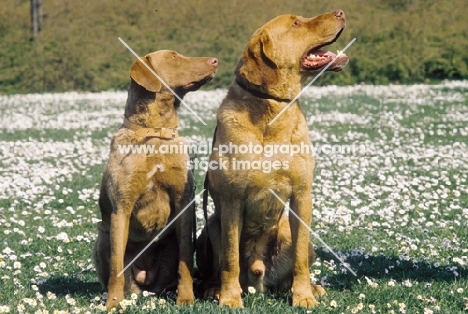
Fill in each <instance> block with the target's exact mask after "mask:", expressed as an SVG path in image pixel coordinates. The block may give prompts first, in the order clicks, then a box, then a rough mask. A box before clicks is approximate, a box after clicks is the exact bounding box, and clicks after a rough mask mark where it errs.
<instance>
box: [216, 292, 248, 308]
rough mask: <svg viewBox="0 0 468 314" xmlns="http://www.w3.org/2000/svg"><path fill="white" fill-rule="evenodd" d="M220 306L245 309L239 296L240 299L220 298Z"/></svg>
mask: <svg viewBox="0 0 468 314" xmlns="http://www.w3.org/2000/svg"><path fill="white" fill-rule="evenodd" d="M219 306H227V307H231V308H243V307H244V304H243V303H242V298H241V296H240V294H239V297H237V298H236V297H234V298H220V299H219Z"/></svg>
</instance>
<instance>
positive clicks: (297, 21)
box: [293, 20, 302, 26]
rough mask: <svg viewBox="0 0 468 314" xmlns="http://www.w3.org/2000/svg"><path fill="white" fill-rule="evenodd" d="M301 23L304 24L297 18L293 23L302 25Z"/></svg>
mask: <svg viewBox="0 0 468 314" xmlns="http://www.w3.org/2000/svg"><path fill="white" fill-rule="evenodd" d="M300 25H302V21H301V20H295V21H294V23H293V26H300Z"/></svg>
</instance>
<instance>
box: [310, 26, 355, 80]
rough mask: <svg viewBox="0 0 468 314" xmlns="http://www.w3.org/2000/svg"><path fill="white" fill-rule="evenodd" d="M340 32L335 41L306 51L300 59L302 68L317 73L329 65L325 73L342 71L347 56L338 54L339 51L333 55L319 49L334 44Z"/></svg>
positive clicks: (346, 61)
mask: <svg viewBox="0 0 468 314" xmlns="http://www.w3.org/2000/svg"><path fill="white" fill-rule="evenodd" d="M342 31H343V29H341V30H340V31H339V32H338V34H337V35H336V37H335V39H333V40H332V41H330V42H327V43H324V44H322V45H319V46H315V47H312V48H310V49H309V50H307V52H306V53H305V54H304V55H303V56H302V58H301V66H302V68H303V69H305V70H307V71H318V70H321V69H322V68H323V67H325V66H327V64H329V63H331V64H330V65H329V66H328V68H327V71H335V72H340V71H342V70H343V68H344V67H345V66H346V65H347V64H348V61H349V58H348V56H347V55H345V54H344V53H342V52H340V51H339V50H338V52H337V53H336V54H335V53H333V52H331V51H327V50H321V49H320V48H323V47H325V46H328V45H330V44H332V43H334V42H335V41H336V40H337V39H338V37H340V35H341V32H342Z"/></svg>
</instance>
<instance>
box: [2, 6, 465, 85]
mask: <svg viewBox="0 0 468 314" xmlns="http://www.w3.org/2000/svg"><path fill="white" fill-rule="evenodd" d="M338 8H341V9H343V10H344V11H345V13H346V16H347V29H346V30H345V31H344V32H343V34H342V36H341V38H340V39H339V40H338V42H337V43H335V44H333V45H332V46H329V47H328V49H329V50H332V51H336V49H342V48H343V47H344V46H345V45H346V44H347V43H348V42H349V41H350V40H351V39H353V38H354V37H356V38H357V41H356V42H355V43H354V44H353V45H352V46H351V47H350V48H349V49H348V50H347V51H346V54H347V55H348V56H349V57H350V64H349V65H348V67H347V68H346V69H345V70H344V71H343V72H342V73H340V74H338V75H337V74H334V73H326V74H324V75H323V77H322V78H320V79H319V80H317V82H316V83H314V84H316V85H324V84H339V85H344V84H356V83H368V84H387V83H400V84H403V83H404V84H407V83H419V82H426V83H430V82H434V81H439V80H442V79H468V68H467V64H468V40H467V38H468V22H467V19H466V8H467V1H466V0H452V1H437V0H369V1H359V0H347V1H334V0H328V1H318V0H317V1H316V0H295V1H291V0H289V1H283V0H281V1H273V0H249V1H245V0H230V1H225V0H224V1H221V0H213V1H202V0H184V1H182V0H138V1H136V0H134V1H128V0H99V1H92V0H44V3H43V17H44V20H43V30H42V32H41V33H40V34H39V35H38V36H37V37H36V38H34V37H33V35H32V33H31V26H30V1H29V0H5V1H3V2H2V5H1V6H0V14H1V16H2V19H0V42H1V45H0V69H1V70H0V94H13V93H31V92H61V91H70V90H77V91H102V90H122V89H126V88H127V86H128V84H129V68H130V66H131V64H132V62H133V61H134V57H133V55H132V54H131V53H130V52H129V51H128V50H127V49H126V48H125V47H124V46H123V45H122V44H121V43H120V42H119V41H118V39H117V38H118V37H121V38H122V39H123V40H124V41H125V42H127V44H128V45H129V46H130V47H132V48H133V49H134V50H135V51H136V52H137V53H138V54H140V55H145V54H147V53H149V52H152V51H155V50H159V49H172V50H176V51H178V52H180V53H182V54H184V55H187V56H215V57H217V58H218V59H219V60H220V68H219V71H218V74H217V77H216V79H215V80H214V81H213V82H212V83H210V84H208V85H207V88H217V87H227V86H228V85H229V84H230V82H231V81H232V79H233V69H234V66H235V64H236V62H237V60H238V59H239V57H240V56H241V53H242V50H243V49H244V47H245V44H246V43H247V40H248V39H249V37H250V35H251V34H252V33H253V32H254V31H255V30H256V29H257V28H258V27H260V26H261V25H262V24H264V23H265V22H266V21H268V20H269V19H271V18H273V17H275V16H277V15H280V14H285V13H293V14H298V15H302V16H304V17H311V16H314V15H317V14H320V13H324V12H329V11H332V10H335V9H338Z"/></svg>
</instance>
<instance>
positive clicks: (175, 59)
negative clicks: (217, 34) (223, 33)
mask: <svg viewBox="0 0 468 314" xmlns="http://www.w3.org/2000/svg"><path fill="white" fill-rule="evenodd" d="M141 59H142V60H143V62H144V63H145V64H143V63H142V62H141V61H140V59H138V60H136V61H135V62H134V63H133V65H132V67H131V69H130V77H131V78H132V79H133V80H134V81H135V82H136V83H137V84H138V85H140V86H142V87H144V88H145V89H146V90H148V91H150V92H160V91H161V89H162V88H164V87H165V84H166V85H168V86H169V87H170V88H171V89H173V90H174V91H176V92H177V93H178V94H179V93H181V94H185V93H187V92H190V91H195V90H197V89H199V88H200V87H201V86H203V85H204V84H206V83H208V82H209V81H210V80H211V79H212V78H213V77H214V75H215V73H216V69H217V67H218V59H216V58H205V57H199V58H191V57H185V56H183V55H181V54H179V53H177V52H175V51H171V50H160V51H156V52H152V53H150V54H147V55H146V56H144V57H143V58H141ZM153 72H155V73H156V74H157V75H158V76H159V78H160V79H161V80H163V81H164V83H165V84H164V83H161V81H160V80H159V79H158V78H157V77H156V75H154V73H153Z"/></svg>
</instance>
